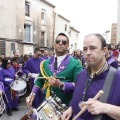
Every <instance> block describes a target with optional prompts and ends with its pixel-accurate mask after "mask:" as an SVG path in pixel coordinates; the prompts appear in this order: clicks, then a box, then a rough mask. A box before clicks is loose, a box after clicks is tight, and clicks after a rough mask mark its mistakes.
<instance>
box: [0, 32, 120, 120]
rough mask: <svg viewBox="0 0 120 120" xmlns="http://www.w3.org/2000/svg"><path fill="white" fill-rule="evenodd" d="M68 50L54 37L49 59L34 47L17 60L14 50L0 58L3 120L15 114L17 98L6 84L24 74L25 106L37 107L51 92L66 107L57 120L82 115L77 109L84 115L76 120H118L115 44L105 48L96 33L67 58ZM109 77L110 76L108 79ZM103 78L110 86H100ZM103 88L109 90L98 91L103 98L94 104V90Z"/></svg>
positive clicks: (119, 48) (119, 59) (118, 53)
mask: <svg viewBox="0 0 120 120" xmlns="http://www.w3.org/2000/svg"><path fill="white" fill-rule="evenodd" d="M68 48H69V38H68V37H67V36H66V35H65V34H64V33H60V34H58V36H57V37H56V39H55V43H54V50H55V53H54V55H52V56H51V55H49V54H48V53H49V51H47V50H45V51H44V53H42V52H41V51H40V49H39V48H35V49H34V54H33V55H31V54H29V55H24V56H23V55H21V56H20V54H19V51H18V50H16V51H14V52H13V55H14V57H12V58H9V57H5V55H2V56H1V58H0V82H1V84H0V91H1V92H2V93H4V94H6V98H7V100H6V98H5V97H4V101H5V105H6V112H7V115H9V116H11V115H12V111H13V110H14V111H18V110H19V108H18V101H19V96H18V95H17V93H16V91H14V90H12V89H11V86H10V85H11V83H12V82H13V81H14V80H16V79H18V78H19V77H22V76H23V75H26V78H28V80H29V81H28V82H29V84H28V88H29V89H28V90H29V91H30V95H29V96H28V97H27V98H26V104H27V106H28V107H30V106H32V107H33V108H38V107H39V106H40V104H41V103H42V102H43V101H44V100H45V98H47V97H49V96H50V95H51V94H52V93H54V94H55V95H56V96H58V97H59V98H60V99H61V101H62V103H64V104H66V106H68V109H67V110H66V111H65V112H64V113H63V115H62V116H61V119H62V120H70V119H73V118H74V117H75V116H76V115H77V114H78V113H79V111H81V110H82V107H81V105H82V106H84V107H86V109H87V110H86V111H85V112H84V113H83V114H82V115H81V116H78V118H77V120H114V119H116V120H120V114H119V113H120V107H119V106H120V93H119V86H120V80H119V78H120V71H119V67H120V43H119V44H118V45H115V44H106V41H105V39H104V37H103V36H102V35H101V34H89V35H87V36H86V37H85V38H84V43H83V50H80V49H78V50H74V51H73V53H72V54H69V50H68ZM112 68H114V69H112ZM111 69H112V70H111ZM109 72H111V73H114V72H115V73H114V74H113V76H110V75H109ZM107 77H110V78H111V81H112V85H111V86H110V85H109V82H106V81H107ZM112 78H113V79H112ZM106 86H107V87H108V86H110V87H109V91H104V94H105V95H106V96H107V93H108V97H107V98H106V101H105V102H104V101H102V100H101V97H100V99H98V100H94V99H93V98H94V96H95V95H96V94H97V93H98V92H99V90H106V89H103V88H106ZM4 94H3V95H4ZM103 99H105V98H104V97H103ZM100 115H101V118H99V119H98V117H99V116H100Z"/></svg>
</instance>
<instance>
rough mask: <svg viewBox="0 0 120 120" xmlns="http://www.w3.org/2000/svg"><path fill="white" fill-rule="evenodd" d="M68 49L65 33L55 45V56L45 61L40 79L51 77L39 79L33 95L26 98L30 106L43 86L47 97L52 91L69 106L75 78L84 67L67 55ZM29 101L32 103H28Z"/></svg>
mask: <svg viewBox="0 0 120 120" xmlns="http://www.w3.org/2000/svg"><path fill="white" fill-rule="evenodd" d="M68 47H69V38H68V37H67V36H66V35H65V34H64V33H60V34H59V35H58V36H57V38H56V40H55V44H54V48H55V55H54V56H52V57H51V58H48V59H47V60H46V61H43V62H42V63H41V67H40V68H41V71H40V72H41V73H40V74H39V77H50V76H51V77H50V78H48V79H47V80H44V79H40V78H38V79H37V80H36V81H35V84H34V87H33V89H32V93H31V94H30V95H29V96H28V97H27V98H26V103H27V105H28V106H29V105H31V104H32V101H33V99H34V97H37V95H36V94H37V91H38V90H40V89H42V88H43V86H44V88H45V90H46V97H49V95H50V91H53V92H54V94H55V95H57V96H58V97H59V98H60V99H61V101H62V103H64V104H66V105H68V104H69V101H70V100H71V98H72V93H73V90H74V82H75V78H76V75H77V73H78V72H80V71H81V70H82V65H81V63H80V62H79V60H76V59H74V58H73V57H70V56H69V55H67V54H66V51H67V49H68ZM42 66H43V67H42ZM43 72H44V73H43ZM63 78H65V79H63ZM28 99H30V100H31V101H29V102H28V101H27V100H28Z"/></svg>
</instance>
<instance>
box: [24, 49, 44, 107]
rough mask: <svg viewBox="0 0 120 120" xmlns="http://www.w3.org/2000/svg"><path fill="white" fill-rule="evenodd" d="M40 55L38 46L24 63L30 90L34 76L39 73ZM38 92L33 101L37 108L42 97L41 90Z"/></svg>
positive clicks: (41, 59)
mask: <svg viewBox="0 0 120 120" xmlns="http://www.w3.org/2000/svg"><path fill="white" fill-rule="evenodd" d="M40 56H41V52H40V49H39V48H35V49H34V55H33V57H31V58H29V59H28V60H27V61H26V63H25V65H24V72H25V73H26V74H27V75H28V77H29V82H30V91H31V90H32V88H33V86H34V81H35V78H36V77H37V76H38V75H39V73H40V63H41V61H43V60H44V59H43V58H42V57H40ZM39 92H40V93H41V94H40V93H39V94H37V98H36V99H35V100H34V102H33V107H34V108H37V107H38V106H39V105H40V103H41V101H42V98H43V94H42V92H41V91H39Z"/></svg>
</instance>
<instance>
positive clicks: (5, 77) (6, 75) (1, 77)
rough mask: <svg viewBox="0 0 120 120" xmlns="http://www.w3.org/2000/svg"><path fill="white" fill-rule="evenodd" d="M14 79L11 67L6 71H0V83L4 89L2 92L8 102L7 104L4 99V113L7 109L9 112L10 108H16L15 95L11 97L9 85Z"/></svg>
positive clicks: (16, 100)
mask: <svg viewBox="0 0 120 120" xmlns="http://www.w3.org/2000/svg"><path fill="white" fill-rule="evenodd" d="M14 77H15V71H14V68H13V67H12V66H11V67H10V68H8V69H4V68H2V69H0V81H1V82H2V83H3V84H4V88H5V91H4V92H5V94H6V96H7V99H8V101H9V102H7V100H6V99H5V103H6V111H8V109H10V110H11V109H12V108H15V107H18V97H17V94H14V96H13V95H12V93H11V90H10V84H11V83H12V82H13V81H14Z"/></svg>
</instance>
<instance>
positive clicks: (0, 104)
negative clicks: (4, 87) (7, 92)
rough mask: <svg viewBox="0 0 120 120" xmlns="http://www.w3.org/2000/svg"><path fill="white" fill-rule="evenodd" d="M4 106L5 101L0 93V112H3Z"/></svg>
mask: <svg viewBox="0 0 120 120" xmlns="http://www.w3.org/2000/svg"><path fill="white" fill-rule="evenodd" d="M5 108H6V106H5V102H4V100H3V97H2V93H0V114H2V113H3V112H4V110H5Z"/></svg>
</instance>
